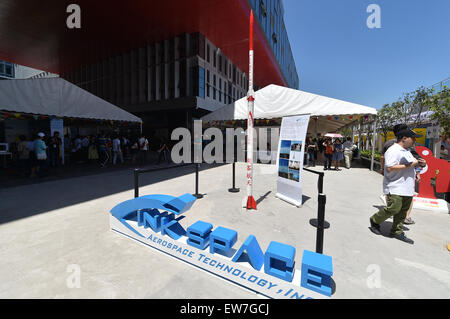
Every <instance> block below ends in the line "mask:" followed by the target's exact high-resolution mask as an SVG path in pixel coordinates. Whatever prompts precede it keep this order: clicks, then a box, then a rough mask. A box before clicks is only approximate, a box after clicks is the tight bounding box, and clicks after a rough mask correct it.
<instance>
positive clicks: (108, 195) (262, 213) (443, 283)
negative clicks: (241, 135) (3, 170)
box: [0, 163, 450, 299]
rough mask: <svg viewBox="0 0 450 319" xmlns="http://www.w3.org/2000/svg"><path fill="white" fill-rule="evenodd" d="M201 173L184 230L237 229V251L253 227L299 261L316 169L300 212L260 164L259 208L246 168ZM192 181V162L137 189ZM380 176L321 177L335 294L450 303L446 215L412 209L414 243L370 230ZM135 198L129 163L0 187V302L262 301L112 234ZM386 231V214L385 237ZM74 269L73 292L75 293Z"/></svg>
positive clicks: (309, 236) (173, 188)
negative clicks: (118, 210) (117, 213)
mask: <svg viewBox="0 0 450 319" xmlns="http://www.w3.org/2000/svg"><path fill="white" fill-rule="evenodd" d="M202 168H203V169H202V171H201V172H200V185H199V186H200V187H199V191H200V192H201V193H203V194H205V197H204V198H203V199H200V200H197V201H196V203H195V204H194V206H193V207H192V208H191V210H189V211H188V212H187V213H186V214H185V217H184V218H183V219H181V220H180V224H181V225H182V226H183V227H184V228H187V227H188V226H189V225H191V224H192V223H194V222H196V221H197V220H203V221H206V222H210V223H212V224H213V225H214V227H218V226H223V227H227V228H232V229H235V230H236V231H237V232H238V234H239V235H238V241H237V243H236V244H235V247H239V245H240V244H242V243H243V241H244V240H245V239H246V238H247V236H248V235H250V234H253V235H255V236H256V238H257V240H258V242H259V244H260V245H261V248H262V249H263V251H265V249H266V248H267V246H268V245H269V243H270V241H272V240H274V241H278V242H282V243H286V244H290V245H293V246H294V247H296V249H297V253H296V261H297V267H299V265H300V262H301V260H300V259H301V255H302V252H303V250H304V249H308V250H312V251H314V250H315V238H316V229H315V228H313V227H312V226H311V225H310V224H309V219H311V218H314V217H316V215H317V175H314V174H312V173H309V172H306V171H304V172H303V180H304V184H303V185H304V190H303V195H304V205H303V207H301V208H296V207H293V206H291V205H289V204H288V203H285V202H283V201H281V200H279V199H277V198H275V193H276V168H275V167H274V166H270V165H260V164H258V165H255V172H256V173H255V186H254V192H255V199H256V200H257V201H258V200H259V204H258V211H257V212H246V211H245V210H244V209H242V203H243V200H244V198H245V183H246V179H245V165H244V164H242V163H239V164H237V166H236V168H237V171H236V173H237V175H236V185H237V187H241V192H240V193H236V194H234V193H229V192H228V191H227V189H228V188H229V187H231V165H216V166H209V165H202ZM316 169H317V170H318V171H321V170H322V167H319V166H318V167H316ZM194 181H195V178H194V167H193V166H186V167H179V168H173V169H169V170H164V171H157V172H151V173H148V174H144V175H142V176H141V182H140V184H141V185H142V187H141V188H140V194H141V195H144V194H152V193H160V194H171V195H174V196H178V195H181V194H184V193H187V192H189V193H193V192H194ZM381 183H382V176H381V175H379V174H377V173H374V172H371V171H369V170H367V169H364V168H353V169H350V170H346V169H345V168H344V169H343V170H342V171H340V172H337V171H326V172H325V179H324V193H325V194H326V195H327V205H326V220H327V221H328V222H329V223H330V224H331V227H330V228H329V229H327V230H325V240H324V254H327V255H330V256H332V257H333V267H334V275H333V280H334V281H335V283H336V290H335V293H334V295H333V298H449V297H450V266H449V265H450V253H449V252H448V251H447V249H446V244H447V243H448V242H450V231H449V229H450V215H449V214H445V213H435V212H428V211H419V210H413V212H412V218H413V219H414V220H415V221H416V224H415V225H406V227H407V228H408V229H409V230H407V234H408V236H409V237H411V238H413V239H414V240H415V244H414V245H408V244H405V243H403V242H400V241H398V240H396V239H392V238H388V237H385V236H376V235H375V234H373V233H372V232H370V231H369V229H368V226H369V216H371V215H372V214H373V213H375V212H376V211H377V208H378V207H380V206H381V205H382V203H381V201H380V199H379V195H380V194H381V189H382V188H381ZM133 196H134V190H133V174H132V171H131V170H130V169H127V170H119V171H114V172H108V173H104V174H97V175H91V176H82V177H76V178H70V179H64V180H56V181H49V182H44V183H40V184H32V185H24V186H19V187H13V188H6V189H2V190H0V198H1V202H0V242H1V243H2V245H1V246H0V261H1V262H0V298H223V299H229V298H259V296H257V295H255V294H254V293H252V292H249V291H247V290H245V289H243V288H241V287H238V286H235V285H233V284H231V283H228V282H226V281H224V280H222V279H220V278H218V277H215V276H212V275H210V274H208V273H206V272H204V271H202V270H199V269H197V268H194V267H191V266H189V265H187V264H185V263H183V262H181V261H178V260H175V259H173V258H171V257H169V256H167V255H164V254H162V253H159V252H157V251H155V250H153V249H151V248H146V247H144V246H142V245H140V244H138V243H136V242H134V241H132V240H130V239H127V238H124V237H121V236H119V235H117V234H115V233H113V232H111V231H110V230H109V221H108V214H109V210H110V209H111V208H112V207H114V206H115V205H116V204H118V203H120V202H122V201H124V200H127V199H131V198H133ZM389 227H390V221H389V220H388V221H386V222H385V223H384V224H383V225H382V230H383V232H384V233H386V234H387V233H388V230H389ZM72 265H75V266H72ZM74 267H75V268H74ZM78 267H79V268H78ZM73 269H79V270H80V275H81V276H80V288H70V286H71V284H70V283H71V280H72V279H73V277H72V275H73V272H72V271H73ZM68 283H69V284H68Z"/></svg>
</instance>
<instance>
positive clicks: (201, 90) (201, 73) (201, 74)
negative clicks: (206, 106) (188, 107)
mask: <svg viewBox="0 0 450 319" xmlns="http://www.w3.org/2000/svg"><path fill="white" fill-rule="evenodd" d="M198 96H199V97H201V98H203V99H204V98H205V69H204V68H202V67H199V68H198Z"/></svg>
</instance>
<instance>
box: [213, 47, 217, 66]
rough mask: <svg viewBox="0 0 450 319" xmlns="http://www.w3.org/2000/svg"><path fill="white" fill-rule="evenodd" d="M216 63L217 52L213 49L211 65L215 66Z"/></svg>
mask: <svg viewBox="0 0 450 319" xmlns="http://www.w3.org/2000/svg"><path fill="white" fill-rule="evenodd" d="M216 64H217V53H216V50H214V53H213V67H216Z"/></svg>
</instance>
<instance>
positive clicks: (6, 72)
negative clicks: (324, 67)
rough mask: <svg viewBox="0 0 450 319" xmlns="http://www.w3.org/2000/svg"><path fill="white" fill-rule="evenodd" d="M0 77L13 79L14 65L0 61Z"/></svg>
mask: <svg viewBox="0 0 450 319" xmlns="http://www.w3.org/2000/svg"><path fill="white" fill-rule="evenodd" d="M0 76H4V77H8V78H13V77H14V64H12V63H9V62H4V61H0Z"/></svg>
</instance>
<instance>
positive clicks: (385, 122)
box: [377, 104, 398, 141]
mask: <svg viewBox="0 0 450 319" xmlns="http://www.w3.org/2000/svg"><path fill="white" fill-rule="evenodd" d="M397 113H398V112H397V110H396V109H395V108H394V107H392V106H390V105H389V104H385V105H383V106H382V108H381V109H380V110H379V111H378V114H377V127H378V131H381V134H382V135H383V137H384V139H385V140H386V141H387V139H388V137H387V135H388V132H389V131H391V130H392V128H393V127H394V125H395V123H396V121H397V116H398V114H397Z"/></svg>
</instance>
